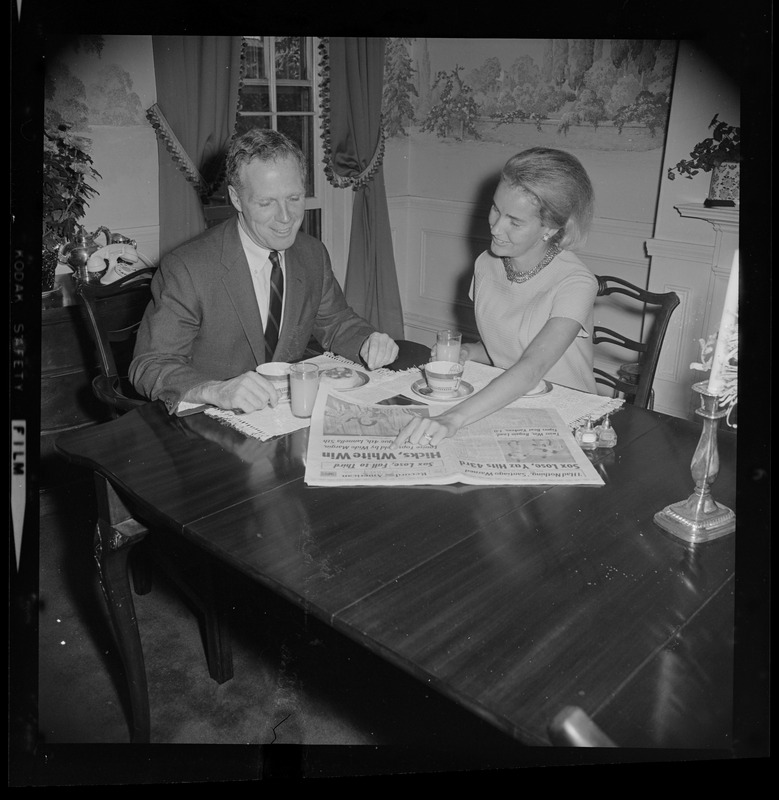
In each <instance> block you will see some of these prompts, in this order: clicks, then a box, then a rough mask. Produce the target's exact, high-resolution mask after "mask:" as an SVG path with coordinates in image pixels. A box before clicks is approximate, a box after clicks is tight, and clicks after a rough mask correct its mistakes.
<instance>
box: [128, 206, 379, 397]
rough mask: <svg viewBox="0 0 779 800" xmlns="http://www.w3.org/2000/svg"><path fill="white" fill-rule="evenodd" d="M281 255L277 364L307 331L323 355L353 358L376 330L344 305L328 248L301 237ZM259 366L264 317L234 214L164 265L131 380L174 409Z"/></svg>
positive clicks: (296, 353) (291, 356)
mask: <svg viewBox="0 0 779 800" xmlns="http://www.w3.org/2000/svg"><path fill="white" fill-rule="evenodd" d="M284 258H285V274H286V279H285V287H284V303H285V306H284V318H283V321H282V325H281V333H280V335H279V342H278V345H277V347H276V352H275V354H274V357H273V360H274V361H296V360H299V359H300V358H301V357H302V356H303V352H304V350H305V349H306V346H307V344H308V342H309V340H310V338H311V336H312V334H313V336H314V337H315V338H316V339H317V341H319V343H320V344H321V345H322V347H323V348H324V349H325V350H332V351H333V352H335V353H338V354H339V355H342V356H344V357H345V358H348V359H350V360H351V361H357V362H359V350H360V347H361V346H362V344H363V342H364V341H365V339H366V338H367V337H368V336H369V335H370V334H371V333H373V332H374V331H375V328H374V327H373V326H372V325H370V323H368V322H367V321H366V320H365V319H363V318H362V317H360V316H358V315H357V314H356V313H355V312H354V311H353V310H352V309H351V308H350V307H349V306H348V305H347V304H346V300H345V298H344V296H343V292H342V291H341V287H340V286H339V285H338V282H337V281H336V278H335V275H334V274H333V270H332V266H331V264H330V256H329V254H328V252H327V249H326V248H325V246H324V245H323V244H322V243H321V242H320V241H319V240H318V239H314V238H313V237H311V236H308V235H307V234H305V233H298V235H297V238H296V239H295V243H294V244H293V245H292V247H290V248H289V249H288V250H286V251H285V256H284ZM265 360H266V359H265V337H264V335H263V327H262V319H261V317H260V311H259V308H258V306H257V297H256V294H255V292H254V286H253V284H252V279H251V274H250V272H249V263H248V261H247V259H246V255H245V253H244V250H243V247H242V246H241V240H240V237H239V235H238V220H237V217H233V218H231V219H229V220H227V221H226V222H224V223H222V224H220V225H218V226H216V227H214V228H210V229H208V230H207V231H205V232H204V233H202V234H200V235H199V236H196V237H195V238H194V239H192V240H190V241H189V242H186V243H185V244H183V245H181V246H180V247H178V248H176V249H175V250H174V251H173V252H171V253H170V254H169V255H167V256H165V257H164V258H163V259H162V263H161V264H160V267H159V269H158V270H157V272H156V273H155V275H154V279H153V281H152V299H151V301H150V303H149V306H148V308H147V309H146V313H145V315H144V318H143V321H142V323H141V327H140V329H139V331H138V338H137V341H136V345H135V353H134V358H133V361H132V364H131V365H130V379H131V380H132V382H133V385H134V386H135V388H136V389H137V390H138V391H139V392H140V393H141V394H143V395H145V396H146V397H148V398H150V399H151V400H156V399H158V398H159V399H161V400H162V401H163V402H164V403H165V405H166V406H167V408H168V411H169V412H170V413H172V412H173V411H175V410H176V407H177V406H178V403H179V401H180V400H181V398H182V397H183V396H184V394H185V393H186V392H187V391H188V390H189V389H191V388H193V387H194V386H197V385H199V384H201V383H204V382H205V381H209V380H226V379H228V378H234V377H236V376H237V375H241V374H242V373H244V372H247V371H250V370H254V369H255V367H256V366H257V365H258V364H262V363H264V361H265Z"/></svg>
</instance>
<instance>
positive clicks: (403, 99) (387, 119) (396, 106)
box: [382, 37, 417, 136]
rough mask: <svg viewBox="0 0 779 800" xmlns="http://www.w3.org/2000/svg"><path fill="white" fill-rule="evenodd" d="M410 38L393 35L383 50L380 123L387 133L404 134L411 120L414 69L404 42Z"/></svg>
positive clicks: (412, 117) (389, 134) (412, 113)
mask: <svg viewBox="0 0 779 800" xmlns="http://www.w3.org/2000/svg"><path fill="white" fill-rule="evenodd" d="M410 41H411V40H410V39H403V38H398V37H393V38H390V39H388V40H387V46H386V48H385V51H384V90H383V97H382V111H383V120H382V121H383V125H384V132H385V133H386V135H387V136H406V135H407V133H406V129H405V127H404V126H405V125H408V124H409V123H410V122H413V121H414V106H413V105H412V103H411V98H412V96H417V89H416V86H414V83H413V79H414V68H413V66H412V65H411V58H410V57H409V54H408V50H407V48H406V44H407V43H409V42H410Z"/></svg>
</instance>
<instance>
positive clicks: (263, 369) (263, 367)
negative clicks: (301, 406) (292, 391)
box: [257, 361, 289, 403]
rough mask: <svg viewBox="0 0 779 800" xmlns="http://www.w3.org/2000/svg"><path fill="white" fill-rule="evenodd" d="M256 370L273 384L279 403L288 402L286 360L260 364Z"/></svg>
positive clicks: (287, 366) (287, 369) (287, 367)
mask: <svg viewBox="0 0 779 800" xmlns="http://www.w3.org/2000/svg"><path fill="white" fill-rule="evenodd" d="M257 372H258V373H259V374H260V375H262V377H263V378H266V379H267V380H269V381H270V382H271V383H272V384H273V386H274V388H275V389H276V396H277V397H278V399H279V402H280V403H288V402H289V364H288V363H287V362H286V361H268V362H267V363H265V364H260V365H259V366H258V367H257Z"/></svg>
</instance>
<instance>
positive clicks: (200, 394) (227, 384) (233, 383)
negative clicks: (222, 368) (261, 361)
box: [183, 371, 279, 413]
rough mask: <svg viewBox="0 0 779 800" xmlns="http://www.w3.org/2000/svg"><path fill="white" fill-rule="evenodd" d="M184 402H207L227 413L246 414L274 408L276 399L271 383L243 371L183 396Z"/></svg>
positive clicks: (252, 373) (196, 388) (197, 388)
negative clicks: (267, 407)
mask: <svg viewBox="0 0 779 800" xmlns="http://www.w3.org/2000/svg"><path fill="white" fill-rule="evenodd" d="M183 399H184V400H185V401H187V402H198V403H210V404H211V405H213V406H216V407H217V408H223V409H225V410H227V411H237V412H241V413H248V412H250V411H259V410H260V409H263V408H265V407H266V406H270V407H271V408H275V407H276V405H277V404H278V402H279V396H278V394H277V393H276V389H275V387H274V386H273V384H272V383H271V382H270V381H269V380H268V379H267V378H263V377H262V375H259V374H258V373H257V372H253V371H252V372H244V373H243V375H238V376H236V377H235V378H229V379H228V380H226V381H209V382H208V383H204V384H202V385H201V386H196V387H195V388H194V389H191V390H190V391H189V392H187V393H186V395H184V398H183Z"/></svg>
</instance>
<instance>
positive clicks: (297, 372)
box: [289, 362, 319, 417]
mask: <svg viewBox="0 0 779 800" xmlns="http://www.w3.org/2000/svg"><path fill="white" fill-rule="evenodd" d="M318 390H319V367H318V366H317V365H316V364H306V363H305V362H304V363H301V364H290V367H289V399H290V404H291V407H292V413H293V414H294V415H295V416H296V417H310V416H311V413H312V412H313V410H314V401H315V400H316V393H317V391H318Z"/></svg>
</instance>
